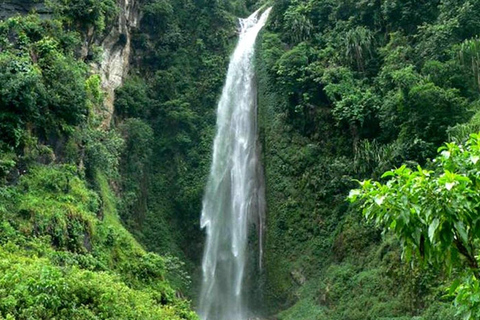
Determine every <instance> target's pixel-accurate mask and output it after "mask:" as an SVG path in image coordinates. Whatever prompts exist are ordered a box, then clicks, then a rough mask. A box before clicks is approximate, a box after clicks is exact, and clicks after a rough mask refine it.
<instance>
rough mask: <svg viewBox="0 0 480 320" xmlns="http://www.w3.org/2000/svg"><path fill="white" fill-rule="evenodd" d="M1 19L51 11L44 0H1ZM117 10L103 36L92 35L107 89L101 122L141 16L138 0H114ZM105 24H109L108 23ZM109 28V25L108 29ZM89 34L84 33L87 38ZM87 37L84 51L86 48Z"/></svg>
mask: <svg viewBox="0 0 480 320" xmlns="http://www.w3.org/2000/svg"><path fill="white" fill-rule="evenodd" d="M0 1H1V2H0V20H3V19H6V18H8V17H11V16H13V15H16V14H27V13H30V12H36V13H38V14H39V15H40V16H42V17H44V18H49V17H51V15H52V11H51V10H50V9H49V8H47V7H46V6H45V4H44V3H43V1H34V0H30V1H25V0H0ZM117 3H118V7H119V14H118V16H117V18H116V21H115V23H113V24H112V25H111V26H110V29H109V31H107V35H106V36H105V37H104V38H103V39H94V40H93V41H95V42H97V44H99V45H100V46H101V47H102V49H103V58H102V61H101V62H100V63H99V65H96V66H94V69H96V71H98V72H99V73H100V75H101V78H102V87H103V89H104V90H105V92H106V99H105V112H104V119H105V120H104V122H103V126H104V127H108V126H109V125H110V122H111V118H112V115H113V111H114V107H113V101H114V97H115V89H117V88H118V87H119V86H120V85H122V84H123V79H124V78H125V76H126V75H127V73H128V70H129V61H130V55H131V45H130V44H131V30H132V29H133V28H137V27H138V25H139V20H140V12H139V5H138V0H117ZM107 28H108V27H107ZM107 30H108V29H107ZM89 36H90V35H87V38H88V37H89ZM91 42H92V41H87V42H86V44H85V48H84V50H83V53H84V54H86V53H87V52H88V43H91Z"/></svg>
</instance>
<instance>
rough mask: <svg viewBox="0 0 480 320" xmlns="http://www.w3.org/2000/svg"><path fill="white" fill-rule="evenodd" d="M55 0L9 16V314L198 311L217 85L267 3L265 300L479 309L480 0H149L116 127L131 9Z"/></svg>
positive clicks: (266, 305) (0, 203)
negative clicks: (106, 105) (108, 111)
mask: <svg viewBox="0 0 480 320" xmlns="http://www.w3.org/2000/svg"><path fill="white" fill-rule="evenodd" d="M46 4H47V6H48V7H49V8H50V9H51V11H52V15H53V16H52V17H51V18H50V19H42V18H40V17H38V16H36V15H28V16H22V17H20V16H18V17H13V18H10V19H8V20H5V21H2V22H0V221H1V223H0V319H2V318H6V319H50V318H53V317H57V318H58V319H67V318H72V319H97V318H101V319H140V318H146V319H195V316H194V315H193V313H192V312H191V311H190V306H189V305H188V303H186V302H185V301H184V300H183V299H181V298H180V297H183V296H188V297H189V298H192V299H195V292H196V284H195V281H198V279H199V274H198V270H196V266H198V265H199V259H200V255H201V252H202V233H201V230H200V229H199V225H198V220H199V219H198V217H199V213H200V206H201V199H202V194H203V188H204V185H205V180H206V176H207V173H208V168H209V165H210V156H211V155H210V153H211V145H212V139H213V134H214V129H215V128H214V125H215V107H216V102H217V99H218V96H219V94H220V90H221V86H222V83H223V81H224V77H225V73H226V67H227V63H228V56H229V53H230V52H231V50H232V48H233V45H234V43H235V41H236V36H237V35H236V16H239V15H241V16H242V15H246V14H247V13H248V12H250V11H252V10H253V9H254V8H258V7H259V6H260V5H262V4H273V5H274V8H273V11H272V14H271V16H270V20H269V23H268V26H267V27H266V29H265V30H264V31H263V32H262V34H261V36H260V39H259V41H258V50H257V59H256V64H257V65H256V67H257V70H258V92H259V117H260V134H261V139H262V144H263V162H264V165H265V174H266V182H267V201H268V222H267V223H268V226H267V242H266V248H265V272H264V274H262V275H260V276H259V277H257V275H255V278H260V279H259V280H258V279H255V280H256V281H257V282H258V283H259V284H260V287H259V288H258V290H259V291H261V292H262V293H263V294H264V301H263V302H261V303H260V305H261V306H262V307H263V312H264V313H265V314H268V315H273V314H277V317H278V319H295V320H302V319H305V320H312V319H331V320H337V319H338V320H340V319H341V320H360V319H361V320H364V319H385V320H386V319H391V320H393V319H396V320H400V319H402V320H410V319H428V320H436V319H438V320H444V319H456V318H457V317H458V318H460V317H462V316H467V317H468V316H470V317H471V318H472V319H475V318H478V313H479V311H478V310H479V306H478V302H477V300H478V295H479V293H478V289H477V287H478V279H477V278H476V275H478V261H477V260H478V258H477V254H478V248H477V247H478V235H477V232H476V230H477V229H478V226H477V224H478V221H477V219H476V217H475V213H476V208H477V207H478V199H477V198H478V195H477V194H476V188H477V180H476V179H477V176H478V170H477V164H478V163H480V162H478V159H477V157H478V155H477V154H476V153H478V150H477V149H478V136H474V137H473V138H472V139H471V140H470V141H469V142H467V140H468V138H469V134H470V133H472V132H475V131H479V130H480V118H479V116H478V115H476V114H477V112H478V111H479V110H478V106H479V98H480V95H479V90H480V82H479V74H480V71H479V68H480V40H479V39H478V35H479V34H480V1H478V0H462V1H460V0H433V1H432V0H430V1H409V0H391V1H383V0H382V1H380V0H362V1H351V0H276V1H273V0H272V1H241V0H238V1H227V0H224V1H203V0H142V1H140V2H139V6H140V11H141V12H142V14H141V17H142V19H141V22H140V27H139V28H138V29H134V30H132V32H133V34H132V46H133V51H134V53H133V55H132V57H133V58H132V61H131V72H130V76H129V78H128V79H127V80H126V82H125V84H124V85H123V86H122V87H121V88H119V89H118V90H117V91H116V99H115V102H114V104H115V112H114V115H113V123H112V126H111V127H110V126H108V125H107V126H106V125H104V119H103V118H102V116H101V115H102V114H103V113H104V112H103V111H104V110H102V109H103V100H104V98H105V97H104V93H103V92H102V90H101V79H100V77H99V76H98V75H97V74H95V72H94V71H93V70H94V69H93V68H92V64H95V63H98V61H100V59H101V49H100V48H99V47H98V41H97V40H96V39H101V38H102V37H104V36H105V34H106V33H107V32H108V26H109V25H111V24H112V23H113V22H114V21H115V19H116V17H117V15H118V14H119V11H120V8H118V7H117V4H116V2H115V1H113V0H101V1H90V0H81V1H73V0H50V1H46ZM448 140H451V141H454V143H453V144H448V145H447V146H446V147H444V148H446V149H442V150H443V153H442V154H441V155H438V156H437V150H438V148H439V147H441V146H442V145H443V144H444V143H445V142H446V141H448ZM446 152H448V153H449V156H448V157H447V156H446V154H447V153H446ZM435 157H437V158H436V160H435V161H430V160H429V159H433V158H435ZM469 161H470V162H469ZM402 165H404V166H402ZM418 165H420V168H421V169H417V166H418ZM394 167H398V168H400V169H398V170H396V171H392V173H388V174H387V176H388V177H387V179H390V180H388V182H386V184H380V183H373V182H369V181H371V180H368V179H372V181H373V180H379V179H381V176H382V174H383V173H384V172H385V171H388V170H389V169H391V168H394ZM355 179H358V180H364V179H367V182H365V183H364V184H363V187H364V190H363V191H356V192H353V193H352V197H354V198H355V197H357V199H360V198H363V199H364V201H366V202H361V203H359V204H357V203H355V204H349V203H348V202H347V201H346V198H347V195H348V194H349V191H350V190H351V189H352V188H356V187H357V186H358V184H357V182H355V181H354V180H355ZM448 179H451V181H450V180H448ZM447 180H448V181H447ZM443 186H445V188H443ZM437 189H438V190H437ZM418 190H420V191H421V192H433V193H434V194H435V197H433V198H432V197H431V196H429V195H427V194H426V193H421V192H417V191H418ZM379 192H383V193H382V195H380V193H379ZM436 192H437V193H436ZM400 193H402V194H403V195H404V196H403V197H401V198H400V197H398V196H397V195H398V194H400ZM449 197H451V198H449ZM404 199H405V200H404ZM379 203H380V204H379ZM452 203H454V204H455V206H453V205H452ZM387 204H388V205H389V206H390V207H389V206H387ZM361 206H363V207H364V212H365V214H366V216H367V218H369V220H373V222H375V223H371V222H369V221H366V220H364V219H363V218H362V214H361V211H362V208H361ZM429 208H430V209H431V210H429ZM407 209H408V210H413V211H412V212H411V215H409V217H410V218H409V219H410V220H408V221H403V220H402V214H403V213H404V212H405V210H407ZM396 210H400V211H401V210H403V211H401V212H400V211H396ZM430 212H432V213H430ZM433 213H434V214H433ZM123 225H125V226H126V228H124V227H123ZM452 225H453V227H452ZM384 228H386V229H391V230H393V232H383V231H384ZM127 229H128V231H127ZM455 230H456V231H455ZM452 232H453V233H452ZM143 246H144V247H145V248H146V249H147V250H148V251H151V252H155V253H151V252H150V253H148V252H147V251H146V250H145V249H144V248H143ZM402 253H403V256H404V258H407V259H402V258H401V257H402ZM443 253H447V254H448V259H445V258H444V256H443ZM157 254H160V255H161V256H160V255H157ZM408 262H413V263H412V264H410V263H408ZM190 277H193V280H194V281H193V286H191V285H190V282H191V280H190ZM448 288H450V289H449V290H447V289H448ZM255 297H256V296H255ZM282 310H283V311H282Z"/></svg>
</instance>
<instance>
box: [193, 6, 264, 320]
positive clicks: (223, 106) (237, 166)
mask: <svg viewBox="0 0 480 320" xmlns="http://www.w3.org/2000/svg"><path fill="white" fill-rule="evenodd" d="M270 10H271V8H269V9H267V10H265V11H264V12H263V14H261V15H260V12H259V11H257V12H255V13H253V14H252V15H251V16H250V17H248V18H247V19H240V25H241V32H240V39H239V41H238V44H237V47H236V49H235V51H234V53H233V56H232V57H231V61H230V65H229V68H228V74H227V79H226V83H225V87H224V88H223V92H222V97H221V99H220V102H219V104H218V109H217V135H216V137H215V142H214V147H213V162H212V166H211V169H210V177H209V180H208V183H207V188H206V192H205V197H204V200H203V209H202V218H201V226H202V228H205V229H206V233H207V239H206V244H205V252H204V256H203V264H202V269H203V283H202V292H201V296H200V305H199V314H200V317H201V318H202V320H246V319H247V317H248V316H249V312H248V310H247V308H246V306H245V301H244V300H245V297H244V294H245V291H246V289H245V281H244V280H245V279H244V278H245V271H246V264H247V256H248V254H247V251H248V231H249V229H251V226H252V225H256V226H257V228H258V230H259V232H258V242H259V247H260V250H259V251H260V254H261V248H262V237H263V235H262V234H263V232H262V231H263V222H264V219H265V218H264V214H265V209H264V208H265V200H264V184H263V173H262V167H261V164H260V161H259V146H258V144H259V143H258V137H257V126H256V98H257V97H256V87H255V83H254V67H253V60H254V49H255V40H256V38H257V35H258V33H259V31H260V30H261V29H262V27H263V26H264V24H265V22H266V20H267V18H268V14H269V13H270ZM260 261H261V259H260Z"/></svg>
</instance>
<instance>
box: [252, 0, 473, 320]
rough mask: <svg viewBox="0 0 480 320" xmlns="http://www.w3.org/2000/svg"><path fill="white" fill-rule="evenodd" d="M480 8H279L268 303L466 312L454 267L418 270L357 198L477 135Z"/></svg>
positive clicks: (290, 307)
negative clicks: (452, 287) (359, 183)
mask: <svg viewBox="0 0 480 320" xmlns="http://www.w3.org/2000/svg"><path fill="white" fill-rule="evenodd" d="M479 8H480V2H479V1H447V0H445V1H440V0H439V1H368V0H366V1H345V0H309V1H295V0H291V1H290V0H285V1H276V2H275V6H274V9H273V12H272V16H271V19H270V23H269V26H268V30H267V31H266V32H264V33H263V37H262V40H261V42H260V43H259V53H258V59H257V61H258V62H257V65H258V69H259V93H260V97H259V99H260V101H259V108H260V117H261V122H262V136H263V140H264V143H263V147H264V163H265V166H266V179H267V193H268V194H267V202H268V204H269V222H268V228H267V229H268V231H267V248H266V260H267V261H266V266H267V270H266V275H265V276H266V280H265V283H266V286H267V288H266V294H267V296H266V298H267V301H269V305H270V308H271V310H278V308H279V307H280V308H287V310H286V311H284V312H282V313H281V314H280V315H279V318H280V319H296V320H298V319H429V320H431V319H455V317H456V316H455V315H456V313H457V311H458V308H455V307H453V305H452V304H451V301H452V300H453V297H452V296H449V295H448V294H447V293H448V292H447V291H446V290H445V286H448V285H449V284H450V282H451V281H450V278H449V274H448V273H446V270H442V269H435V268H434V267H432V266H430V265H429V264H427V263H425V264H415V265H414V266H413V269H412V268H411V267H410V265H409V264H407V263H406V262H404V261H402V260H401V253H402V250H401V245H400V243H399V241H398V240H397V238H396V237H394V236H392V235H391V234H390V233H385V234H383V233H382V232H381V229H380V228H377V227H376V226H374V225H372V224H368V223H364V222H363V221H362V218H361V214H360V209H359V207H358V206H355V205H348V203H347V202H346V201H345V200H346V196H347V195H348V192H349V190H350V189H351V188H354V187H355V186H356V183H355V182H354V181H353V179H365V178H374V179H378V178H380V176H381V175H382V173H383V172H384V171H386V170H388V169H390V168H392V167H400V166H401V165H402V164H406V165H407V166H408V167H413V168H415V166H416V165H418V164H420V165H427V166H428V162H427V160H428V159H429V158H433V157H435V155H436V151H437V148H439V147H440V146H441V145H442V144H443V143H444V142H445V141H446V140H448V139H449V138H451V139H456V140H457V141H463V140H465V139H466V138H468V134H469V133H471V132H474V131H476V130H478V125H477V123H478V122H476V121H475V119H474V120H472V121H471V122H470V123H467V122H468V121H469V119H470V118H471V117H472V115H473V114H475V113H476V112H477V110H478V107H477V105H478V99H479V91H478V90H479V88H478V81H477V80H478V77H477V75H478V67H477V57H478V51H477V48H478V47H477V44H478V40H477V35H478V34H479V32H480V25H479V24H478V21H479V20H478V14H479ZM462 123H464V124H463V125H462ZM396 194H397V193H396ZM401 199H403V198H401ZM401 199H398V200H397V201H402V200H401ZM418 205H420V206H421V205H422V204H421V203H419V204H418ZM382 226H383V225H382ZM386 226H387V227H388V226H389V225H388V224H387V225H386ZM471 227H472V228H473V226H471ZM414 230H415V227H413V226H411V227H410V229H408V230H407V229H405V230H404V233H403V235H405V233H408V232H410V231H414ZM472 232H473V229H472ZM411 236H414V235H411ZM401 239H402V238H400V240H401ZM435 250H440V248H437V249H435ZM420 259H421V257H420ZM439 259H440V260H441V259H442V258H441V257H440V258H439ZM475 259H476V258H475ZM457 272H458V270H457ZM470 297H471V298H472V299H474V298H473V296H468V295H464V301H463V302H466V301H467V300H468V299H469V298H470Z"/></svg>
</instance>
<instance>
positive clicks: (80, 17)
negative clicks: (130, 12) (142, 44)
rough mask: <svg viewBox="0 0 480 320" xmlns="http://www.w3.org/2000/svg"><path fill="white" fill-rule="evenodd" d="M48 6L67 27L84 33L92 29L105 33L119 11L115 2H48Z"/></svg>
mask: <svg viewBox="0 0 480 320" xmlns="http://www.w3.org/2000/svg"><path fill="white" fill-rule="evenodd" d="M47 5H48V6H49V7H50V8H52V9H53V10H54V12H55V14H56V15H57V17H58V18H59V19H61V20H63V21H64V22H65V23H66V24H67V25H69V26H75V27H77V28H79V29H81V30H82V29H83V31H86V29H87V28H90V27H94V28H95V29H97V31H100V32H101V31H103V30H104V29H105V27H106V25H107V24H108V22H110V21H112V20H113V18H114V17H115V15H116V13H117V11H118V7H117V4H116V2H115V1H114V0H101V1H94V0H75V1H71V0H47Z"/></svg>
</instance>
